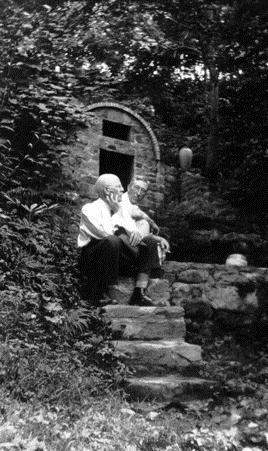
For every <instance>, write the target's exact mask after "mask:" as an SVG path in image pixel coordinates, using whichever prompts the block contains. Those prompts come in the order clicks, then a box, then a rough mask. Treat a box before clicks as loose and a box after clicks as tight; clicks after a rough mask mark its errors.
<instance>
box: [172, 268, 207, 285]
mask: <svg viewBox="0 0 268 451" xmlns="http://www.w3.org/2000/svg"><path fill="white" fill-rule="evenodd" d="M177 278H178V281H180V282H186V283H202V282H206V281H207V280H208V278H209V273H208V271H204V270H202V269H188V270H186V271H182V272H181V273H180V274H178V276H177Z"/></svg>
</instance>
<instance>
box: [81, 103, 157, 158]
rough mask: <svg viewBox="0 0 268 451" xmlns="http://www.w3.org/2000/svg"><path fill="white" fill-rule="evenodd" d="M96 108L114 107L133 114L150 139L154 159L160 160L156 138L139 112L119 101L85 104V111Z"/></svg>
mask: <svg viewBox="0 0 268 451" xmlns="http://www.w3.org/2000/svg"><path fill="white" fill-rule="evenodd" d="M98 108H114V109H116V110H120V111H123V112H124V113H127V114H129V115H130V116H133V117H134V118H135V119H137V120H138V121H139V122H140V123H141V124H142V125H143V126H144V127H145V129H146V131H147V132H148V134H149V136H150V138H151V140H152V143H153V148H154V153H155V159H156V161H160V148H159V144H158V141H157V139H156V136H155V134H154V132H153V130H152V129H151V127H150V125H149V124H148V123H147V122H146V121H145V120H144V119H143V118H142V117H141V116H140V115H139V114H137V113H135V112H134V111H132V110H131V109H130V108H128V107H126V106H124V105H121V104H120V103H113V102H99V103H93V105H89V106H87V107H86V109H85V111H86V112H87V111H88V112H89V111H94V110H97V109H98Z"/></svg>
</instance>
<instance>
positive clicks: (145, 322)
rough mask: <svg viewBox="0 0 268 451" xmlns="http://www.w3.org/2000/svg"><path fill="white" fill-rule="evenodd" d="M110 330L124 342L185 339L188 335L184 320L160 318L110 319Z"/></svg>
mask: <svg viewBox="0 0 268 451" xmlns="http://www.w3.org/2000/svg"><path fill="white" fill-rule="evenodd" d="M109 325H110V328H111V330H112V332H113V333H114V336H115V337H116V338H117V339H122V340H139V341H140V340H162V339H170V338H176V339H179V338H180V339H183V338H184V337H185V333H186V327H185V322H184V319H183V318H178V319H177V318H175V319H174V318H173V319H167V318H165V317H163V316H159V317H158V318H157V320H156V319H155V318H154V317H153V316H150V317H143V316H141V317H138V318H110V321H109Z"/></svg>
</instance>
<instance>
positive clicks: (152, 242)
mask: <svg viewBox="0 0 268 451" xmlns="http://www.w3.org/2000/svg"><path fill="white" fill-rule="evenodd" d="M142 241H143V242H144V243H145V244H146V246H148V247H152V248H157V240H156V239H155V238H154V237H153V236H151V235H149V236H145V237H144V238H143V239H142Z"/></svg>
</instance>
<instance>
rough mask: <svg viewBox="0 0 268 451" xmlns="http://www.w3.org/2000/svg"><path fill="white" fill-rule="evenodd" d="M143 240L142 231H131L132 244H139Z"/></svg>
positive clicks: (130, 240)
mask: <svg viewBox="0 0 268 451" xmlns="http://www.w3.org/2000/svg"><path fill="white" fill-rule="evenodd" d="M141 240H142V236H141V234H140V232H138V231H134V232H131V234H130V235H129V242H130V244H131V246H138V244H140V242H141Z"/></svg>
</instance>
